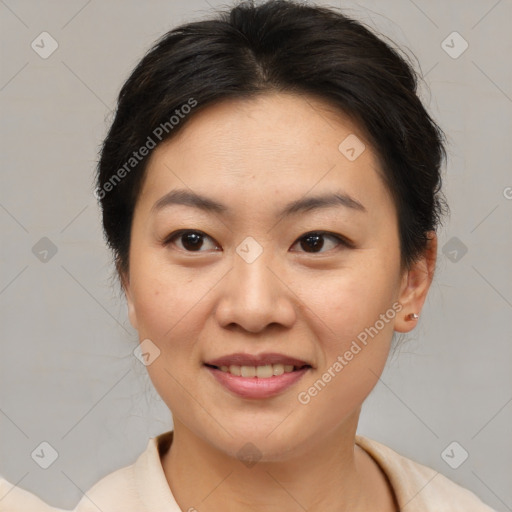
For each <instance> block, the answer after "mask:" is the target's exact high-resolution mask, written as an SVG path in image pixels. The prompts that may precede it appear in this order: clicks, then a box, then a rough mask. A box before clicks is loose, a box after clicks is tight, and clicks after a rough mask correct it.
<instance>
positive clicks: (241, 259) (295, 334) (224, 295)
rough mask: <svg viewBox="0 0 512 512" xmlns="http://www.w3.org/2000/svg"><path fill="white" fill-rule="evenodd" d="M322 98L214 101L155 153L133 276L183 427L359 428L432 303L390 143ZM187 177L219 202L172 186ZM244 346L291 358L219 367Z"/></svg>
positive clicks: (137, 222) (143, 336)
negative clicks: (392, 191) (396, 340)
mask: <svg viewBox="0 0 512 512" xmlns="http://www.w3.org/2000/svg"><path fill="white" fill-rule="evenodd" d="M322 105H323V104H322V103H320V102H318V101H315V100H314V99H313V98H309V97H302V96H294V95H283V94H276V95H267V96H260V97H259V98H257V99H255V100H250V101H247V100H246V101H226V102H223V103H220V104H217V105H215V106H210V107H208V108H207V109H205V110H204V111H202V112H198V113H197V114H195V116H194V118H192V119H190V124H188V125H187V126H185V127H184V129H183V131H182V132H180V133H178V135H177V136H176V137H175V138H173V139H171V140H169V141H167V142H166V143H164V144H161V145H160V146H158V147H157V148H156V149H155V150H154V152H153V154H152V156H151V159H150V161H149V164H148V168H147V175H146V179H145V182H144V184H143V188H142V191H141V194H140V196H139V199H138V202H137V205H136V209H135V214H134V219H133V225H132V232H131V246H130V254H129V258H130V270H129V275H128V276H127V279H126V282H125V289H126V292H127V299H128V304H129V315H130V321H131V323H132V325H133V326H134V327H135V328H136V329H137V330H138V332H139V338H140V340H141V341H142V340H150V341H144V345H143V352H148V353H149V356H147V357H148V362H149V363H150V364H148V366H147V368H148V371H149V374H150V377H151V379H152V381H153V383H154V385H155V387H156V389H157V391H158V393H159V394H160V396H161V397H162V399H163V400H164V401H165V403H166V404H167V405H168V407H169V408H170V410H171V411H172V414H173V417H174V421H175V425H176V423H177V422H179V423H180V424H182V425H184V426H185V427H186V428H187V429H189V430H190V431H191V432H192V433H193V434H195V435H197V436H198V437H199V438H201V439H202V440H204V441H207V442H208V443H209V444H210V445H211V446H214V447H216V448H218V449H219V450H221V451H223V452H224V453H226V454H229V455H232V456H236V455H237V453H238V452H239V450H240V449H241V448H242V446H244V445H245V444H246V443H247V442H251V443H253V444H254V445H255V446H256V447H257V449H258V450H259V453H260V456H261V457H263V458H264V459H267V460H278V459H281V458H285V457H286V456H290V455H291V454H294V453H295V454H298V453H300V452H301V450H307V449H309V448H311V447H312V446H313V445H314V443H317V442H318V441H319V440H322V439H327V436H329V435H335V434H336V432H352V431H354V430H355V428H356V425H357V418H358V415H359V410H360V406H361V404H362V402H363V401H364V399H365V397H366V396H367V395H368V394H369V393H370V391H371V390H372V388H373V387H374V385H375V384H376V382H377V380H378V377H379V376H380V374H381V372H382V370H383V367H384V364H385V361H386V358H387V356H388V352H389V348H390V342H391V338H392V334H393V330H394V329H396V330H400V331H406V330H409V328H408V327H407V325H408V323H405V321H404V316H405V314H406V313H412V312H417V311H419V309H420V308H421V304H422V298H418V297H416V295H415V292H414V290H413V287H412V286H411V283H410V279H409V284H408V279H407V274H401V273H400V251H399V238H398V225H397V216H396V212H395V207H394V204H393V202H392V199H391V197H390V195H389V193H388V192H387V190H386V189H385V187H384V184H383V182H382V180H381V178H380V177H379V175H378V173H377V171H376V168H377V165H378V164H377V160H376V156H375V154H374V153H373V152H372V149H371V148H370V147H369V146H368V145H366V147H365V148H364V147H363V146H362V145H361V143H362V142H363V136H362V134H361V133H360V131H359V130H358V129H357V127H356V126H354V125H353V124H351V123H350V122H349V121H348V120H344V119H343V118H342V117H341V116H339V115H338V116H335V115H334V114H333V113H330V112H328V111H327V110H324V109H323V108H322ZM347 137H350V138H349V139H347ZM356 137H357V138H356ZM345 139H347V140H346V141H345ZM344 141H345V142H344ZM340 144H341V148H340ZM351 148H352V149H351ZM177 190H180V191H183V192H182V195H181V199H185V198H186V197H189V196H190V197H192V196H193V195H197V196H201V197H204V198H206V199H207V200H208V203H206V202H199V204H200V205H202V206H203V207H199V206H193V205H192V204H191V203H192V201H191V200H190V199H187V200H186V201H182V202H181V203H178V202H177V201H174V202H173V200H172V197H171V196H167V200H166V199H165V198H166V195H167V194H170V193H173V192H176V191H177ZM185 194H187V196H186V197H185ZM334 194H338V196H339V197H341V198H342V199H341V200H334V199H333V197H334ZM321 197H323V198H329V201H325V202H323V200H322V201H318V202H315V201H312V200H313V198H321ZM183 203H188V204H183ZM214 203H215V204H216V205H221V206H216V207H215V208H214V207H213V206H212V205H213V204H214ZM319 204H320V205H321V206H319ZM290 205H295V207H293V208H291V209H290V208H289V206H290ZM207 206H209V207H207ZM287 209H288V210H289V211H288V213H287V214H286V215H282V212H283V211H284V210H287ZM181 230H185V231H186V232H185V233H183V232H182V233H181V234H180V233H177V234H176V232H178V231H181ZM319 231H325V232H328V234H323V235H322V234H320V235H318V233H317V235H316V236H315V235H314V233H315V232H319ZM311 232H313V235H312V236H309V237H308V236H305V235H307V234H308V233H311ZM173 234H175V235H174V236H172V235H173ZM336 237H339V239H338V238H336ZM343 240H345V241H346V243H344V242H343ZM398 301H400V303H401V304H399V303H398ZM414 301H416V302H414ZM420 302H421V303H420ZM402 307H403V309H402V310H401V312H399V311H400V309H401V308H402ZM409 323H411V322H409ZM413 324H414V322H413ZM410 328H412V325H411V327H410ZM158 351H160V352H158ZM233 354H244V355H253V356H259V355H262V354H274V357H275V359H269V358H268V357H265V356H264V357H263V358H262V359H261V361H260V364H257V365H255V364H245V365H244V364H242V363H244V361H243V360H242V359H236V358H232V359H231V360H228V361H227V363H226V361H224V363H226V364H224V365H222V364H220V363H219V364H218V366H226V365H228V366H229V363H230V364H233V368H231V370H232V372H233V374H231V373H227V372H225V371H223V370H222V369H215V368H213V367H210V366H206V364H208V363H209V364H212V362H214V360H216V359H218V358H221V357H224V356H227V357H228V359H229V356H231V355H233ZM276 354H277V355H276ZM285 357H287V358H293V359H296V360H298V361H301V363H299V362H298V361H297V362H296V363H297V364H296V365H295V366H296V367H299V366H302V365H303V364H304V365H307V366H306V367H305V368H303V369H301V370H298V369H296V370H294V371H293V372H289V370H290V368H289V367H284V365H283V366H282V367H281V365H280V364H279V361H283V362H286V361H285V359H283V358H285ZM246 362H247V361H246ZM272 362H273V363H275V364H274V365H269V364H268V363H272ZM237 363H238V364H237ZM249 363H250V361H249ZM265 363H267V364H265ZM240 365H241V366H246V367H247V368H245V369H244V368H242V369H237V367H238V366H240ZM214 366H216V365H214ZM254 366H260V367H261V366H265V368H259V369H258V370H256V371H257V372H259V375H260V376H261V377H258V378H257V379H255V378H254V377H249V376H250V375H253V374H252V373H251V372H253V371H254V370H253V367H254ZM224 370H225V368H224ZM284 370H287V371H286V373H285V374H284V375H275V376H273V377H271V378H270V379H268V380H267V379H266V376H268V375H269V374H270V373H272V374H274V373H276V374H279V373H282V371H284ZM239 372H242V373H243V375H249V376H247V377H245V376H243V375H242V376H236V373H239ZM269 372H270V373H269Z"/></svg>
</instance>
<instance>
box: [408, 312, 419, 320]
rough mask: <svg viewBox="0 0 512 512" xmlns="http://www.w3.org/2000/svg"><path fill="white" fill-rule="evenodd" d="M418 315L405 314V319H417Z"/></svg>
mask: <svg viewBox="0 0 512 512" xmlns="http://www.w3.org/2000/svg"><path fill="white" fill-rule="evenodd" d="M419 317H420V316H419V315H417V314H416V313H411V314H410V315H407V317H406V320H418V318H419Z"/></svg>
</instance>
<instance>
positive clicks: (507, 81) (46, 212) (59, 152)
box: [0, 0, 512, 511]
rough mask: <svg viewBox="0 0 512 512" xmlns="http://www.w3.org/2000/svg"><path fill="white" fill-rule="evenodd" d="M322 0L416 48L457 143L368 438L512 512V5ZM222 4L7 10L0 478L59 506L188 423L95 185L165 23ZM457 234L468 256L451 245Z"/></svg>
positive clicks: (2, 11)
mask: <svg viewBox="0 0 512 512" xmlns="http://www.w3.org/2000/svg"><path fill="white" fill-rule="evenodd" d="M317 3H319V4H325V5H342V6H345V7H346V8H347V13H348V14H349V15H353V16H355V17H356V18H358V19H359V20H361V21H363V22H365V23H367V24H368V25H370V26H371V27H375V28H377V29H378V30H379V31H381V32H383V33H384V34H385V35H386V36H388V37H390V38H391V39H392V40H394V41H395V42H396V43H398V44H399V45H405V46H406V47H407V48H410V49H411V51H412V52H413V53H414V54H415V55H416V56H417V58H418V60H419V65H420V66H421V71H422V73H423V75H424V76H425V82H426V84H427V86H428V87H425V86H423V85H422V87H421V91H422V92H421V96H422V99H423V100H424V101H425V103H426V104H427V106H428V108H429V110H430V111H431V112H432V114H433V116H434V117H435V119H436V120H437V121H438V122H439V123H440V124H441V126H442V127H443V129H444V130H445V131H446V132H447V134H448V135H449V137H450V147H449V163H448V166H447V173H446V178H445V187H446V188H445V190H446V194H447V197H448V200H449V203H450V206H451V209H452V215H451V218H450V219H447V224H446V226H445V228H443V229H442V230H441V232H440V247H439V265H438V273H437V276H436V279H435V282H434V284H433V286H432V289H431V292H430V295H429V298H428V300H427V303H426V305H425V307H424V309H423V311H422V316H421V318H420V321H419V324H418V327H417V328H416V329H415V330H414V331H413V332H412V333H411V334H410V335H409V337H408V340H409V341H408V342H407V343H406V344H405V345H403V346H402V349H401V350H400V351H399V352H398V353H397V354H396V355H395V356H394V357H393V358H392V359H390V361H389V364H388V367H387V369H386V370H385V372H384V374H383V376H382V379H381V381H380V382H379V384H378V385H377V387H376V388H375V390H374V391H373V393H372V394H371V395H370V397H369V398H368V400H367V402H366V404H365V406H364V410H363V414H362V417H361V422H360V428H359V433H360V434H363V435H366V436H369V437H372V438H374V439H376V440H379V441H381V442H383V443H385V444H387V445H389V446H390V447H391V448H393V449H395V450H396V451H398V452H400V453H402V454H404V455H405V456H407V457H410V458H413V459H415V460H417V461H419V462H421V463H423V464H426V465H428V466H431V467H433V468H435V469H436V470H437V471H439V472H441V473H443V474H444V475H446V476H447V477H448V478H450V479H452V480H454V481H455V482H458V483H460V484H461V485H463V486H465V487H468V488H469V489H471V490H472V491H473V492H475V493H476V494H477V495H479V496H480V497H481V498H482V499H483V500H484V501H485V502H487V503H488V504H489V505H491V506H492V507H494V508H495V509H496V510H498V511H506V510H512V508H511V507H512V482H511V480H512V477H511V473H512V470H511V460H512V436H511V419H512V404H511V400H512V372H511V371H510V369H511V360H512V343H511V341H512V339H511V338H512V336H511V332H512V315H511V307H512V286H511V285H512V271H511V266H510V262H511V261H512V243H511V233H512V231H511V228H512V222H511V219H512V199H510V197H512V189H510V188H507V187H512V174H511V167H510V162H511V161H512V159H511V156H512V155H511V147H512V144H511V134H512V127H511V120H512V98H511V97H512V80H511V75H512V73H511V67H510V60H509V59H510V55H511V54H512V37H511V32H512V31H511V30H510V20H511V19H512V3H511V1H510V0H501V1H496V0H479V1H463V0H460V1H459V0H457V1H454V0H452V1H444V0H443V1H441V0H436V1H425V0H423V1H420V0H415V1H414V2H413V1H412V0H392V1H391V0H388V1H381V2H377V1H370V0H364V1H361V2H359V3H356V2H348V1H347V2H344V1H343V2H342V3H341V4H339V3H338V2H335V1H332V2H317ZM210 4H211V5H212V6H213V7H218V6H221V5H222V3H221V2H217V1H215V0H210ZM210 11H211V8H210V6H209V5H208V3H207V2H206V1H205V0H187V1H181V0H180V1H172V2H171V1H151V2H136V1H133V0H131V1H120V0H115V1H114V0H111V1H109V2H100V1H98V0H92V1H91V0H89V1H87V0H73V1H64V0H60V1H56V0H53V1H46V2H37V1H36V0H30V1H29V0H26V1H22V0H19V1H15V0H5V1H0V16H1V27H0V28H1V34H2V35H1V39H2V69H1V78H0V104H1V109H2V110H1V119H2V121H1V135H2V139H1V145H2V147H1V149H2V161H1V180H2V186H1V189H0V226H1V234H2V241H1V252H0V261H1V268H0V272H1V273H0V315H1V316H0V322H1V324H0V325H1V342H2V345H1V358H0V431H1V443H0V473H2V475H3V476H4V477H5V478H7V479H8V480H9V481H11V482H12V483H18V484H19V485H20V487H23V488H25V489H28V490H30V491H32V492H34V493H36V494H37V495H39V496H40V497H41V498H43V499H44V500H46V501H48V502H49V503H51V504H53V505H55V506H59V507H65V508H72V507H73V506H74V505H75V504H76V502H77V501H78V500H79V499H80V498H81V496H82V491H85V490H86V489H88V488H89V487H90V486H92V485H93V484H94V483H95V482H97V481H98V480H99V479H100V478H101V477H103V476H104V475H105V474H107V473H109V472H111V471H113V470H115V469H117V468H119V467H122V466H124V465H127V464H130V463H132V462H133V461H134V459H135V458H136V456H138V454H139V453H140V452H141V451H142V450H144V448H145V447H146V444H147V440H148V437H149V436H154V435H157V434H159V433H161V432H164V431H166V430H168V429H170V428H171V426H172V423H171V417H170V413H169V411H168V410H167V408H166V407H165V405H164V404H163V402H162V401H161V400H160V398H159V397H158V395H157V394H156V392H155V391H154V389H153V388H152V385H151V382H150V381H149V378H148V377H147V374H146V369H145V367H144V366H143V365H142V364H140V363H139V361H138V360H137V359H136V358H135V357H134V356H133V355H132V350H133V349H134V348H135V346H136V340H137V338H136V333H135V332H134V331H133V329H132V328H131V326H130V324H129V322H128V320H127V315H126V307H125V303H124V300H123V299H122V298H121V297H120V295H119V293H118V289H117V287H116V286H115V282H114V281H113V280H112V275H113V272H112V269H113V267H112V265H111V263H110V255H109V253H108V251H107V249H106V247H105V245H104V242H103V239H102V233H101V229H100V218H99V211H98V208H97V206H96V200H95V198H94V197H93V194H92V191H93V184H92V176H93V170H94V165H95V162H96V159H97V151H98V148H99V144H100V142H101V139H102V137H103V136H104V135H105V133H106V129H107V125H108V121H109V120H110V119H111V113H110V111H111V109H112V108H113V107H114V101H115V97H116V95H117V93H118V90H119V88H120V87H121V84H122V82H123V81H124V79H126V78H127V76H128V73H129V72H130V71H131V69H132V68H133V66H134V65H135V64H136V63H137V61H138V60H139V59H140V58H141V57H142V55H143V54H144V52H145V51H146V50H147V49H148V47H149V46H150V44H151V43H152V42H153V41H154V40H155V39H156V38H157V37H159V36H160V35H162V34H163V33H164V32H166V31H167V30H169V29H170V28H172V27H174V26H176V25H178V24H180V23H182V22H185V21H188V20H193V19H200V18H202V17H204V16H205V15H207V14H208V13H209V12H210ZM43 31H47V32H49V33H50V34H51V35H52V37H53V38H55V40H56V41H57V42H58V44H59V47H58V49H57V50H56V51H55V52H54V53H53V54H52V55H51V56H50V57H49V58H47V59H42V58H41V57H40V56H39V55H38V54H37V53H36V52H35V51H34V50H33V49H32V48H31V42H32V41H33V40H34V39H35V38H36V37H37V36H38V35H39V34H40V33H41V32H43ZM453 31H457V32H459V33H460V34H461V36H462V37H463V38H464V39H465V40H466V41H467V42H468V44H469V47H468V49H467V50H466V51H465V52H464V53H463V54H462V55H461V56H459V57H458V58H456V59H454V58H452V57H451V56H449V55H448V54H447V53H446V52H445V50H444V49H443V47H442V41H443V40H445V39H446V37H447V36H448V35H449V34H451V33H452V32H453ZM450 44H451V43H450ZM458 44H459V42H456V43H454V45H458ZM459 47H460V46H459ZM457 48H458V47H457V46H455V49H457ZM507 196H508V198H507ZM42 237H48V238H49V239H50V240H51V241H52V242H53V243H54V244H55V246H56V247H57V253H56V254H55V255H54V256H53V257H51V258H50V259H49V260H48V261H47V262H42V261H40V260H39V259H38V258H37V257H36V255H34V253H33V251H32V247H33V246H34V245H35V244H36V243H37V242H38V241H39V240H40V239H41V238H42ZM453 237H457V239H459V240H460V242H456V243H458V244H459V248H458V249H457V248H456V249H455V250H456V251H457V255H456V254H455V253H453V252H452V253H451V254H449V253H448V252H447V248H446V247H445V244H446V243H447V242H448V241H449V240H451V239H452V238H453ZM450 243H451V244H453V243H455V242H454V241H453V240H452V241H451V242H450ZM461 244H463V245H464V246H465V247H467V253H466V254H464V255H463V256H462V257H460V256H461V255H462V252H461V250H460V247H462V245H461ZM450 247H451V245H449V246H448V248H450ZM450 250H453V247H451V249H450ZM445 252H446V253H447V254H448V256H449V257H448V256H447V255H446V254H444V253H445ZM455 256H457V258H460V259H459V260H458V261H452V260H451V259H454V258H455ZM450 258H451V259H450ZM42 441H47V442H49V443H50V444H51V445H52V446H54V447H55V449H56V450H57V451H58V455H59V456H58V459H57V460H56V461H55V463H54V464H53V465H51V466H50V467H49V468H48V469H46V470H43V469H41V468H40V467H39V466H38V465H37V464H36V463H35V462H34V460H33V459H32V458H31V455H30V454H31V452H32V451H33V450H34V449H35V448H36V447H37V446H38V445H39V444H40V443H41V442H42ZM452 441H457V442H458V443H459V444H460V445H461V446H462V447H464V449H465V450H467V452H468V453H469V458H468V459H467V460H466V461H465V462H464V463H463V464H462V465H461V466H460V467H459V468H458V469H452V468H450V467H449V466H448V465H447V464H446V463H445V461H444V460H443V459H442V458H441V453H442V452H443V450H444V449H445V448H446V447H447V446H448V445H449V444H450V443H451V442H452ZM455 456H457V457H458V456H460V453H455Z"/></svg>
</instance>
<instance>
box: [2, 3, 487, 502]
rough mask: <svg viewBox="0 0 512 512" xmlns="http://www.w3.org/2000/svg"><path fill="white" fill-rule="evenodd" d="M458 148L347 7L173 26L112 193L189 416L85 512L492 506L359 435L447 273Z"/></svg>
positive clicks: (112, 239) (108, 158) (120, 236)
mask: <svg viewBox="0 0 512 512" xmlns="http://www.w3.org/2000/svg"><path fill="white" fill-rule="evenodd" d="M444 158H445V149H444V137H443V133H442V131H441V129H440V128H439V127H438V126H437V125H436V123H435V122H434V121H433V120H432V119H431V118H430V116H429V115H428V113H427V112H426V111H425V109H424V107H423V106H422V104H421V102H420V100H419V99H418V97H417V95H416V76H415V74H414V71H413V70H412V68H411V67H410V66H409V65H408V64H407V63H406V62H405V61H404V60H403V58H402V57H401V56H399V55H398V53H396V52H395V51H394V50H392V49H391V48H390V46H388V45H387V44H386V43H384V42H383V41H382V40H381V39H379V38H378V37H376V36H375V35H373V34H372V33H371V32H370V31H369V30H367V29H366V28H364V27H363V26H362V25H361V24H359V23H358V22H356V21H354V20H352V19H349V18H347V17H346V16H344V15H343V14H341V13H340V12H339V11H336V10H334V9H328V8H324V7H313V6H308V5H301V4H299V3H293V2H286V1H270V2H267V3H265V4H262V5H259V6H253V5H246V4H242V5H239V6H237V7H234V8H233V9H232V10H230V11H229V12H227V13H225V14H220V15H219V16H218V18H216V19H212V20H208V21H202V22H196V23H191V24H188V25H184V26H181V27H178V28H176V29H174V30H172V31H170V32H169V33H168V34H166V35H165V36H164V37H163V38H162V39H161V40H160V41H159V42H158V43H157V44H156V45H155V46H154V48H153V49H152V50H151V51H150V52H149V53H148V54H147V55H146V56H145V57H144V58H143V59H142V61H141V62H140V63H139V64H138V66H137V67H136V69H135V70H134V71H133V73H132V74H131V76H130V77H129V79H128V80H127V81H126V83H125V84H124V86H123V88H122V90H121V92H120V95H119V100H118V108H117V111H116V115H115V119H114V121H113V124H112V126H111V129H110V132H109V133H108V136H107V137H106V139H105V141H104V145H103V148H102V152H101V158H100V162H99V166H98V174H97V190H96V196H97V197H98V199H99V201H100V204H101V208H102V213H103V226H104V231H105V235H106V238H107V241H108V244H109V246H110V247H111V249H112V250H113V253H114V257H115V263H116V268H117V271H118V274H119V278H120V282H121V283H122V286H123V289H124V291H125V294H126V298H127V303H128V310H129V317H130V322H131V323H132V325H133V327H134V328H135V329H136V330H137V331H138V334H139V339H140V341H141V343H140V349H139V352H138V356H139V357H140V359H141V361H143V362H144V364H145V365H146V366H147V370H148V372H149V375H150V377H151V380H152V382H153V383H154V385H155V387H156V389H157V391H158V393H159V394H160V396H161V397H162V399H163V400H164V402H165V403H166V404H167V406H168V407H169V409H170V410H171V412H172V415H173V422H174V427H173V430H172V431H169V432H166V433H163V434H161V435H160V436H158V437H156V438H154V439H151V440H150V441H149V443H148V447H147V449H146V451H145V452H144V453H142V454H141V455H140V457H139V458H138V459H137V461H136V462H135V463H134V464H133V465H131V466H128V467H125V468H122V469H119V470H118V471H115V472H114V473H112V474H110V475H107V476H105V477H104V478H102V479H101V480H100V481H99V482H98V483H97V484H96V485H95V486H93V487H92V488H91V489H89V490H88V491H87V492H86V493H85V495H84V497H83V499H82V500H81V501H80V503H79V504H78V505H77V507H76V509H75V510H76V511H77V512H89V511H97V510H101V511H103V512H111V511H112V512H113V511H120V510H122V511H124V512H130V511H138V512H140V511H148V512H149V511H156V510H158V511H169V512H170V511H179V510H183V511H195V510H198V511H218V510H222V511H242V510H254V511H263V510H264V511H274V510H276V511H277V510H286V511H294V510H297V511H300V510H308V511H320V510H322V511H348V510H350V511H354V510H358V511H382V512H391V511H393V512H394V511H396V510H406V511H421V512H428V511H436V512H439V511H442V510H446V511H448V510H449V511H464V512H468V511H475V512H476V511H482V512H483V511H490V510H491V509H490V508H489V507H487V506H486V505H484V504H483V503H482V502H481V501H480V500H479V498H478V497H477V496H475V495H474V494H473V493H471V492H470V491H469V490H466V489H463V488H462V487H460V486H458V485H457V484H455V483H454V482H451V481H450V480H448V479H447V478H445V477H444V476H442V475H440V474H439V473H437V472H436V471H434V470H432V469H430V468H427V467H425V466H422V465H421V464H418V463H416V462H414V461H412V460H409V459H406V458H404V457H402V456H400V455H399V454H397V453H395V452H394V451H392V450H391V449H389V448H387V447H386V446H384V445H381V444H380V443H377V442H375V441H373V440H370V439H367V438H365V437H362V436H359V435H357V434H356V431H357V424H358V419H359V414H360V411H361V406H362V404H363V402H364V400H365V398H366V397H367V396H368V395H369V393H370V392H371V391H372V389H373V387H374V386H375V384H376V383H377V381H378V379H379V376H380V375H381V373H382V371H383V368H384V365H385V363H386V359H387V357H388V354H389V351H390V348H391V345H392V342H393V334H394V332H400V333H406V332H409V331H411V330H412V329H414V327H415V325H416V323H417V320H418V317H419V315H420V313H421V309H422V306H423V304H424V302H425V299H426V296H427V293H428V290H429V286H430V284H431V281H432V278H433V275H434V270H435V263H436V254H437V237H436V229H437V227H438V225H439V223H440V221H441V220H442V216H443V214H444V213H446V212H447V206H446V203H445V201H444V198H443V195H442V192H441V174H440V169H441V165H442V162H443V159H444ZM0 503H1V502H0Z"/></svg>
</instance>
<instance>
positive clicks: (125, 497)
mask: <svg viewBox="0 0 512 512" xmlns="http://www.w3.org/2000/svg"><path fill="white" fill-rule="evenodd" d="M171 440H172V431H170V432H165V433H163V434H160V435H159V436H157V437H153V438H151V439H149V441H148V444H147V447H146V449H145V450H144V451H143V452H142V453H141V454H140V455H139V457H138V458H137V460H136V461H135V462H134V463H133V464H131V465H129V466H125V467H122V468H120V469H117V470H116V471H114V472H112V473H110V474H108V475H106V476H104V477H103V478H102V479H101V480H99V481H98V482H97V483H96V484H95V485H93V486H92V487H91V488H90V489H89V490H88V491H86V492H85V493H84V495H83V497H82V499H81V500H80V501H79V503H78V505H77V506H76V508H75V509H74V511H73V512H98V510H101V512H142V511H146V510H147V511H150V510H151V511H152V510H163V509H164V508H165V510H169V511H173V512H174V511H177V512H179V510H180V509H179V507H178V505H177V504H176V501H175V500H174V497H173V495H172V492H171V490H170V488H169V485H168V483H167V480H166V477H165V474H164V472H163V469H162V465H161V460H160V454H161V451H163V450H165V449H167V448H168V446H169V445H170V442H171Z"/></svg>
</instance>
